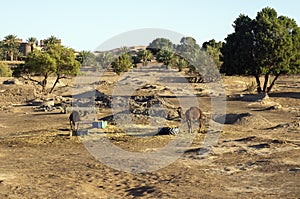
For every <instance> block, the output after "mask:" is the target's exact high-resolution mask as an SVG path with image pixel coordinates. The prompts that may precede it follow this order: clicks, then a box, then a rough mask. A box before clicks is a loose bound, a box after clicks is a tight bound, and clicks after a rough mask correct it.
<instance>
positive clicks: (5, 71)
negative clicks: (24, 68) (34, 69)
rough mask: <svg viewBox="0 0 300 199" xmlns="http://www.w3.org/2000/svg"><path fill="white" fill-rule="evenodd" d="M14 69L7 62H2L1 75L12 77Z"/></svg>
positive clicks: (0, 65)
mask: <svg viewBox="0 0 300 199" xmlns="http://www.w3.org/2000/svg"><path fill="white" fill-rule="evenodd" d="M11 76H12V70H11V69H10V68H9V67H8V65H7V64H6V63H0V77H11Z"/></svg>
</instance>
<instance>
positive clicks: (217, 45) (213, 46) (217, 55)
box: [202, 39, 223, 69]
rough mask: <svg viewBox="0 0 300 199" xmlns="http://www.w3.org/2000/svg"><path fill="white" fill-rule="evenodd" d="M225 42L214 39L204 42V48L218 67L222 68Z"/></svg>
mask: <svg viewBox="0 0 300 199" xmlns="http://www.w3.org/2000/svg"><path fill="white" fill-rule="evenodd" d="M222 45H223V43H222V42H221V41H219V42H216V41H215V40H214V39H212V40H209V41H208V42H204V43H203V44H202V49H203V50H205V51H206V52H207V53H208V54H209V55H210V56H211V58H212V59H213V61H214V63H215V64H216V66H217V67H218V69H220V68H221V65H222V63H223V62H222V61H221V57H222V53H221V48H222Z"/></svg>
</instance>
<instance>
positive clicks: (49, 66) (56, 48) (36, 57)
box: [13, 44, 80, 93]
mask: <svg viewBox="0 0 300 199" xmlns="http://www.w3.org/2000/svg"><path fill="white" fill-rule="evenodd" d="M79 68H80V63H79V62H78V61H76V56H75V53H74V51H73V49H70V48H66V47H64V46H62V45H60V44H53V45H49V46H47V50H46V51H40V50H34V51H33V52H30V53H29V54H28V56H27V58H26V60H25V64H24V65H20V66H19V67H18V68H16V69H15V70H14V74H13V75H14V76H18V77H19V76H21V77H23V78H25V79H28V80H31V81H34V82H37V83H39V84H40V85H41V86H42V92H46V87H47V83H48V78H49V76H50V75H55V76H56V80H55V82H54V84H53V85H52V88H51V89H50V91H49V93H52V92H53V90H54V88H55V86H56V85H57V83H58V82H59V80H60V79H62V78H66V77H67V76H73V75H77V73H78V72H79ZM35 76H42V77H43V80H42V81H41V82H40V81H38V80H36V79H34V77H35Z"/></svg>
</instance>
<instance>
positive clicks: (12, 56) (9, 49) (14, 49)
mask: <svg viewBox="0 0 300 199" xmlns="http://www.w3.org/2000/svg"><path fill="white" fill-rule="evenodd" d="M19 46H20V42H18V39H17V36H16V35H7V36H5V37H4V40H3V42H2V45H1V48H2V53H4V55H3V56H4V59H7V58H8V59H9V61H14V60H17V58H18V55H19Z"/></svg>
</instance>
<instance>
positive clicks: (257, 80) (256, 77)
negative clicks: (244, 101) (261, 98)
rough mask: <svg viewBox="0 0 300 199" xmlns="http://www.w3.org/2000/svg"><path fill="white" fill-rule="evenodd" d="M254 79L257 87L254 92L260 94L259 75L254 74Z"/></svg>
mask: <svg viewBox="0 0 300 199" xmlns="http://www.w3.org/2000/svg"><path fill="white" fill-rule="evenodd" d="M254 77H255V80H256V85H257V88H256V90H257V92H258V93H261V92H262V90H261V85H260V80H259V75H258V74H255V75H254Z"/></svg>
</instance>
